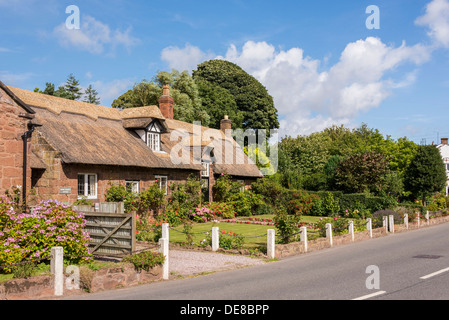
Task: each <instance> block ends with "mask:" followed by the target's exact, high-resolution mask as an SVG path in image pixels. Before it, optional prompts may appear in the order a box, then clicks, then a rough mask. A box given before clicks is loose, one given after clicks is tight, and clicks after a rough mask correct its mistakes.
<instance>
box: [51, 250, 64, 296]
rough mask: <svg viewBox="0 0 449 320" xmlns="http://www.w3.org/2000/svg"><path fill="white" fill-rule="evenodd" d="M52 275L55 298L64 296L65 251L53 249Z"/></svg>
mask: <svg viewBox="0 0 449 320" xmlns="http://www.w3.org/2000/svg"><path fill="white" fill-rule="evenodd" d="M50 264H51V273H52V274H53V275H54V290H55V293H54V294H55V296H62V295H63V294H64V249H63V248H62V247H53V248H51V263H50Z"/></svg>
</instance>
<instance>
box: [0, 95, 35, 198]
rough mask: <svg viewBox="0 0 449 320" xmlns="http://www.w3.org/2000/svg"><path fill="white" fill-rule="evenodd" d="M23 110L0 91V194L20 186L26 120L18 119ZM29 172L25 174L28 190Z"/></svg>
mask: <svg viewBox="0 0 449 320" xmlns="http://www.w3.org/2000/svg"><path fill="white" fill-rule="evenodd" d="M23 113H24V110H23V109H22V107H20V106H18V105H17V104H16V103H15V102H14V101H13V100H12V99H11V98H10V97H9V96H8V95H7V94H6V93H5V92H4V91H3V90H2V89H0V194H3V193H4V192H5V190H6V189H11V187H13V186H22V164H23V142H22V138H21V136H22V135H23V133H24V132H25V131H27V130H28V128H27V123H28V119H25V118H23V117H20V116H19V115H20V114H23ZM30 177H31V170H30V169H28V172H27V178H28V179H27V189H29V188H30V181H31V178H30Z"/></svg>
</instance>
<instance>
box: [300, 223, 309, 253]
mask: <svg viewBox="0 0 449 320" xmlns="http://www.w3.org/2000/svg"><path fill="white" fill-rule="evenodd" d="M300 230H301V242H302V243H303V244H304V252H307V227H301V228H300Z"/></svg>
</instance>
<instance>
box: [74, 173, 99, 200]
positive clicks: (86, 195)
mask: <svg viewBox="0 0 449 320" xmlns="http://www.w3.org/2000/svg"><path fill="white" fill-rule="evenodd" d="M80 176H83V177H84V187H83V189H84V190H83V191H84V194H79V191H80V190H79V178H80ZM89 177H95V190H94V193H93V194H89ZM77 193H78V199H82V198H87V199H97V197H98V175H97V174H96V173H78V185H77Z"/></svg>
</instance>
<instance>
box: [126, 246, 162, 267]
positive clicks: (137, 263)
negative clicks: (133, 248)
mask: <svg viewBox="0 0 449 320" xmlns="http://www.w3.org/2000/svg"><path fill="white" fill-rule="evenodd" d="M164 261H165V257H164V256H163V255H162V254H161V253H160V252H152V251H144V252H139V253H135V254H132V255H129V256H126V257H124V258H123V262H129V263H132V264H133V265H134V267H135V268H136V269H137V270H145V271H149V270H150V269H152V268H154V267H156V266H157V265H161V264H163V263H164Z"/></svg>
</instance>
